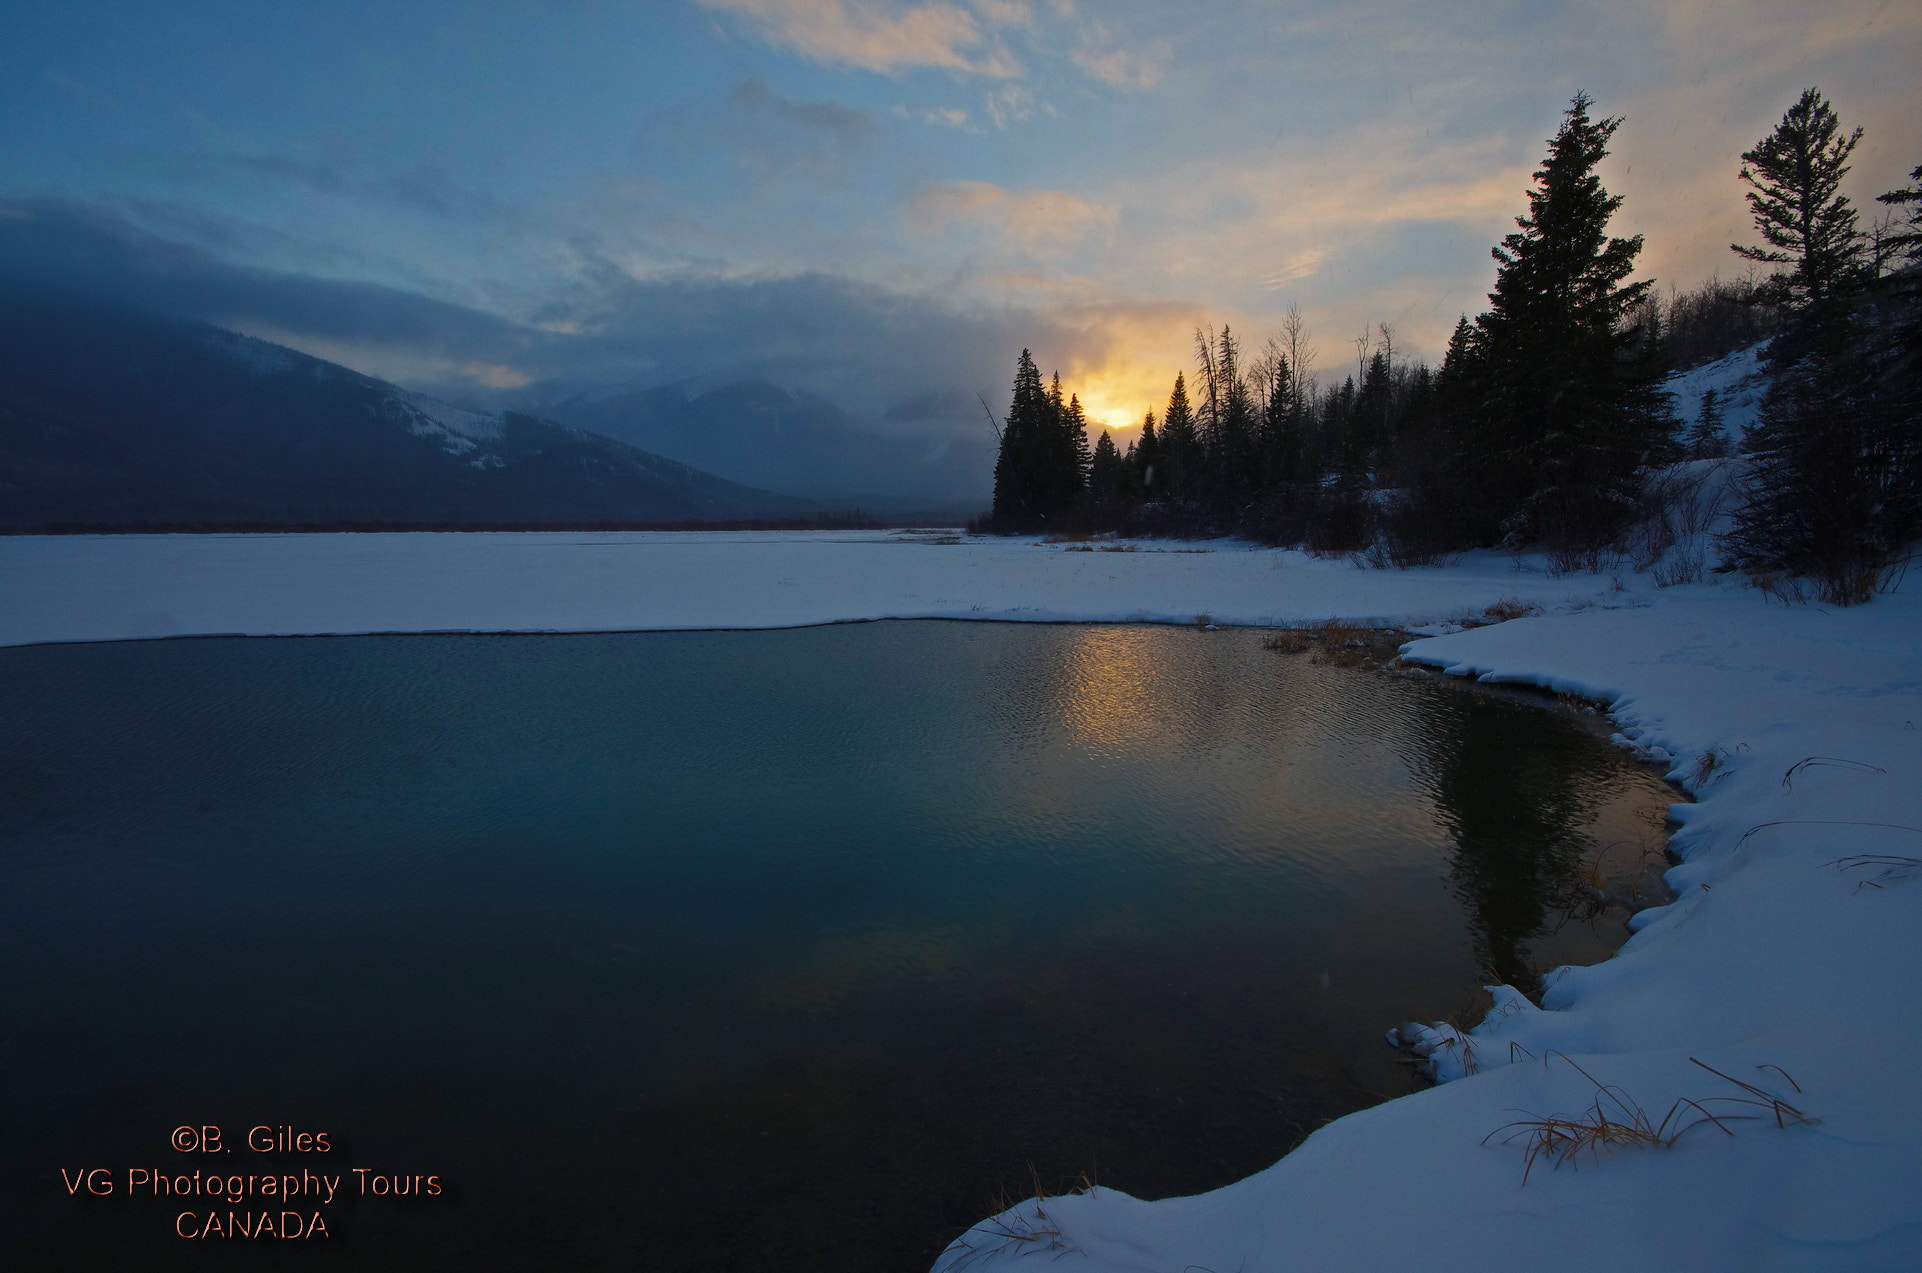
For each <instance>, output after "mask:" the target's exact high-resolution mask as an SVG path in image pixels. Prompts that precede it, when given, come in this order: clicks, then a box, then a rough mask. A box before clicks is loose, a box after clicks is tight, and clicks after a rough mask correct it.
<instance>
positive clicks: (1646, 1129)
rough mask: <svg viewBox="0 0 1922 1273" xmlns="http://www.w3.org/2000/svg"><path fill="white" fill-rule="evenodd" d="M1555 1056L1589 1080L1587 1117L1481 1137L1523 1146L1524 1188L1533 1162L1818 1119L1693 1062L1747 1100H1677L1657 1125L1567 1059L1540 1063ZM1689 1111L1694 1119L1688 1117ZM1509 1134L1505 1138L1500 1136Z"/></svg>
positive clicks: (1527, 1121) (1512, 1126)
mask: <svg viewBox="0 0 1922 1273" xmlns="http://www.w3.org/2000/svg"><path fill="white" fill-rule="evenodd" d="M1556 1057H1561V1059H1562V1060H1563V1061H1564V1062H1565V1063H1567V1065H1568V1066H1569V1068H1570V1069H1573V1070H1574V1071H1575V1072H1576V1073H1577V1074H1579V1075H1581V1076H1582V1077H1583V1078H1585V1079H1587V1080H1588V1081H1589V1082H1590V1083H1591V1084H1593V1085H1594V1087H1595V1100H1594V1103H1593V1104H1591V1105H1590V1106H1589V1107H1588V1110H1587V1112H1586V1113H1583V1114H1579V1115H1576V1116H1574V1117H1563V1116H1561V1115H1554V1116H1551V1117H1547V1118H1540V1117H1529V1118H1523V1119H1517V1120H1516V1121H1515V1122H1512V1123H1509V1124H1507V1125H1505V1126H1502V1127H1497V1128H1496V1129H1495V1130H1494V1131H1492V1132H1490V1133H1488V1135H1487V1136H1484V1137H1483V1138H1482V1143H1483V1144H1484V1145H1485V1144H1487V1143H1488V1142H1489V1141H1490V1140H1493V1139H1494V1138H1495V1137H1497V1136H1501V1140H1502V1143H1503V1144H1504V1145H1512V1144H1514V1143H1515V1142H1516V1141H1521V1142H1522V1143H1523V1145H1524V1147H1525V1148H1526V1151H1527V1156H1526V1158H1525V1160H1524V1162H1523V1165H1522V1183H1523V1184H1524V1185H1526V1184H1527V1183H1528V1177H1529V1173H1530V1172H1532V1171H1534V1170H1535V1163H1536V1161H1537V1160H1539V1159H1542V1158H1546V1159H1548V1161H1549V1165H1550V1167H1551V1168H1559V1167H1560V1166H1561V1165H1562V1164H1563V1163H1568V1162H1574V1161H1575V1160H1576V1159H1578V1158H1579V1157H1580V1156H1581V1155H1582V1153H1583V1152H1584V1151H1586V1152H1588V1153H1591V1154H1596V1155H1599V1154H1600V1153H1601V1151H1602V1150H1604V1149H1613V1148H1627V1147H1654V1148H1657V1149H1668V1148H1671V1147H1673V1146H1674V1144H1675V1142H1676V1141H1678V1140H1680V1139H1681V1138H1682V1137H1683V1136H1684V1135H1685V1134H1687V1133H1688V1132H1690V1131H1693V1130H1694V1129H1695V1128H1697V1127H1700V1126H1702V1124H1704V1123H1708V1124H1711V1125H1713V1126H1714V1127H1715V1128H1716V1129H1718V1130H1719V1131H1721V1132H1722V1133H1723V1134H1724V1135H1727V1136H1733V1135H1734V1134H1735V1133H1734V1132H1733V1131H1731V1130H1729V1127H1728V1124H1729V1123H1733V1122H1743V1121H1749V1120H1753V1119H1758V1118H1773V1119H1774V1120H1775V1125H1776V1126H1777V1127H1788V1126H1790V1125H1792V1124H1804V1123H1813V1122H1815V1121H1816V1120H1815V1119H1813V1118H1811V1117H1809V1116H1808V1115H1807V1114H1805V1113H1803V1112H1802V1111H1801V1110H1800V1109H1797V1108H1796V1107H1795V1106H1794V1105H1792V1104H1790V1103H1789V1102H1788V1101H1787V1100H1785V1099H1783V1098H1782V1097H1780V1096H1777V1095H1775V1094H1774V1093H1773V1092H1770V1091H1767V1090H1765V1089H1763V1088H1761V1087H1759V1086H1757V1085H1756V1084H1754V1083H1748V1082H1744V1081H1743V1080H1741V1079H1738V1078H1736V1077H1735V1076H1734V1075H1732V1074H1724V1073H1722V1071H1720V1070H1718V1069H1716V1068H1715V1067H1714V1066H1712V1065H1709V1064H1707V1063H1706V1062H1703V1061H1698V1060H1696V1059H1695V1058H1694V1057H1690V1058H1689V1060H1690V1061H1691V1062H1693V1063H1694V1064H1696V1065H1699V1066H1701V1067H1702V1068H1703V1069H1705V1070H1707V1071H1708V1072H1709V1073H1710V1074H1713V1075H1714V1076H1715V1077H1716V1078H1719V1079H1722V1080H1723V1081H1725V1082H1728V1083H1732V1084H1734V1085H1735V1086H1736V1087H1737V1088H1739V1089H1741V1091H1742V1092H1744V1093H1746V1095H1742V1096H1705V1097H1703V1098H1702V1099H1701V1100H1696V1099H1694V1098H1693V1097H1689V1096H1683V1097H1678V1098H1677V1099H1676V1101H1675V1103H1674V1104H1673V1105H1671V1106H1669V1108H1668V1113H1666V1114H1664V1115H1663V1116H1662V1118H1661V1121H1660V1122H1656V1121H1654V1119H1653V1118H1652V1117H1651V1116H1650V1115H1649V1113H1648V1111H1647V1110H1645V1109H1643V1108H1642V1106H1641V1105H1640V1104H1638V1103H1637V1102H1636V1101H1635V1099H1634V1098H1633V1097H1631V1096H1629V1094H1628V1093H1627V1092H1624V1091H1623V1090H1622V1089H1621V1088H1619V1087H1616V1086H1614V1085H1612V1084H1607V1083H1603V1082H1601V1081H1600V1080H1599V1079H1597V1078H1596V1077H1595V1076H1594V1075H1592V1074H1590V1073H1589V1072H1588V1071H1587V1070H1584V1069H1583V1068H1582V1067H1581V1066H1579V1065H1577V1064H1575V1062H1574V1061H1572V1060H1569V1058H1568V1057H1567V1056H1564V1055H1563V1054H1562V1053H1560V1052H1551V1053H1550V1054H1549V1055H1548V1057H1547V1058H1546V1059H1544V1060H1543V1062H1542V1064H1544V1065H1546V1064H1547V1063H1548V1061H1550V1060H1553V1059H1554V1058H1556ZM1755 1068H1756V1069H1758V1070H1774V1071H1775V1072H1776V1073H1777V1074H1780V1075H1781V1076H1782V1078H1783V1079H1784V1080H1786V1081H1787V1083H1788V1085H1789V1086H1790V1087H1792V1088H1794V1089H1795V1091H1796V1093H1797V1094H1798V1095H1799V1094H1800V1093H1801V1091H1802V1085H1801V1084H1799V1083H1797V1082H1796V1081H1795V1080H1794V1079H1793V1078H1791V1077H1790V1076H1789V1073H1788V1071H1786V1070H1784V1069H1782V1067H1780V1066H1779V1065H1758V1066H1756V1067H1755ZM1711 1105H1715V1106H1721V1107H1728V1106H1733V1107H1735V1108H1734V1109H1727V1108H1723V1109H1721V1110H1720V1112H1717V1111H1712V1110H1710V1109H1709V1108H1708V1107H1709V1106H1711ZM1750 1109H1753V1110H1756V1111H1758V1112H1756V1113H1747V1112H1745V1111H1746V1110H1750ZM1689 1111H1693V1113H1694V1117H1692V1118H1691V1117H1689ZM1503 1132H1507V1133H1508V1134H1507V1135H1506V1136H1502V1133H1503Z"/></svg>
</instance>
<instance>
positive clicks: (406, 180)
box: [0, 0, 1922, 428]
mask: <svg viewBox="0 0 1922 1273" xmlns="http://www.w3.org/2000/svg"><path fill="white" fill-rule="evenodd" d="M5 8H6V13H5V27H6V29H7V31H8V36H7V39H6V40H5V41H4V43H0V116H3V117H4V118H5V119H6V121H7V126H6V128H5V129H4V130H0V237H3V236H4V235H11V236H12V237H13V240H14V242H13V246H12V247H11V248H8V247H6V246H5V245H4V244H3V243H0V254H3V253H6V252H8V251H11V252H12V253H13V255H14V257H16V258H17V257H19V256H21V255H22V254H26V255H29V256H32V257H33V258H34V259H35V260H36V261H38V262H40V263H41V264H42V265H43V266H44V267H45V268H46V269H50V270H53V269H70V270H73V271H75V272H77V273H78V274H81V275H85V276H86V277H89V278H92V279H94V280H95V281H96V282H98V283H99V284H100V285H102V286H124V287H127V288H129V289H131V290H133V291H134V292H136V293H137V294H139V295H140V296H142V297H143V298H146V299H150V300H154V301H155V302H156V303H163V304H171V305H173V306H175V307H176V308H180V309H182V310H183V311H186V312H193V313H196V314H199V315H200V316H203V317H207V318H209V319H212V320H213V321H217V322H223V323H225V324H227V325H230V326H236V327H240V328H242V329H244V330H248V331H252V332H255V333H256V334H261V335H266V336H270V337H273V338H276V339H281V340H284V341H286V342H287V343H290V344H294V345H297V346H299V347H301V348H305V349H308V350H310V351H312V352H315V353H319V354H322V355H323V356H328V357H333V358H336V359H338V360H340V361H343V362H347V363H349V364H350V365H353V366H357V367H360V368H362V369H364V370H368V371H372V372H375V373H376V374H382V375H387V376H390V377H395V378H400V379H404V380H407V381H409V382H412V383H431V384H436V385H439V386H442V387H444V388H446V389H448V390H450V391H454V392H469V393H471V394H475V395H480V394H483V393H485V392H486V391H487V390H488V389H489V388H490V387H491V388H493V389H507V390H518V391H520V392H539V391H540V386H541V385H542V384H544V383H547V382H550V381H551V382H553V383H556V384H558V385H560V386H563V387H579V386H585V385H607V384H615V383H634V384H648V383H659V382H664V381H668V380H673V379H678V378H681V377H685V376H693V375H703V376H713V375H732V374H737V373H738V374H749V373H753V374H765V375H767V376H769V377H770V378H772V379H775V380H776V381H777V382H781V383H785V384H788V385H790V386H792V387H805V388H810V389H813V390H815V391H817V392H821V393H823V394H825V395H827V396H829V397H830V398H833V399H834V400H836V401H837V402H839V403H841V404H842V405H843V406H845V407H846V408H848V409H849V410H850V411H852V412H854V413H855V414H856V415H857V416H860V417H862V418H867V419H875V420H879V419H881V418H883V417H884V416H885V415H886V413H887V412H888V411H889V409H890V408H896V410H895V412H894V417H895V419H896V420H897V421H899V420H902V419H906V418H910V417H916V413H915V412H914V411H905V412H904V411H902V410H900V409H899V408H900V407H901V405H902V404H903V403H910V402H926V401H935V400H938V399H939V398H940V395H942V394H944V393H945V394H946V395H947V400H948V401H950V402H953V403H958V404H964V405H972V396H971V395H972V394H973V393H974V392H975V391H977V390H979V391H983V392H987V393H990V394H1005V391H1006V381H1007V380H1008V378H1009V374H1010V372H1011V369H1012V364H1013V358H1014V354H1015V353H1016V352H1017V351H1018V350H1019V348H1020V347H1021V346H1022V345H1024V344H1031V345H1033V346H1034V347H1035V349H1036V353H1037V355H1038V356H1039V357H1040V359H1041V361H1042V363H1043V365H1044V366H1049V367H1054V366H1059V367H1060V368H1061V369H1062V371H1063V372H1064V373H1065V374H1066V376H1067V378H1068V379H1069V381H1070V382H1071V383H1072V384H1074V385H1076V386H1078V387H1080V388H1081V389H1082V391H1083V393H1084V396H1085V397H1087V398H1088V399H1089V400H1090V402H1091V404H1092V405H1093V406H1094V407H1095V408H1096V413H1097V414H1098V415H1099V416H1101V417H1102V418H1105V419H1109V420H1112V421H1114V422H1116V423H1119V422H1121V421H1123V420H1132V419H1134V418H1137V417H1138V416H1139V413H1140V411H1141V410H1142V409H1144V408H1145V407H1147V406H1148V405H1150V403H1151V402H1152V401H1153V400H1154V399H1155V397H1156V395H1158V394H1159V395H1165V393H1166V385H1167V382H1168V381H1169V380H1170V379H1172V376H1173V373H1174V371H1175V370H1176V369H1177V368H1178V367H1179V366H1181V365H1182V364H1183V362H1184V361H1185V351H1186V349H1187V347H1188V345H1189V343H1190V341H1191V337H1192V331H1193V328H1194V326H1195V325H1196V324H1197V323H1220V322H1230V323H1232V324H1234V325H1235V327H1236V328H1237V330H1239V331H1241V332H1242V333H1243V334H1244V336H1245V337H1247V338H1248V339H1250V340H1251V341H1255V342H1258V341H1259V340H1260V339H1261V338H1262V337H1263V336H1265V335H1266V334H1267V333H1268V332H1270V331H1271V330H1272V329H1273V328H1274V326H1275V324H1276V323H1277V322H1278V321H1279V319H1280V317H1281V315H1282V314H1283V313H1284V312H1285V311H1286V309H1287V307H1288V306H1289V305H1291V304H1293V305H1298V306H1299V307H1300V309H1301V311H1302V313H1303V315H1304V316H1305V318H1306V319H1307V321H1308V323H1309V325H1310V327H1311V329H1312V331H1313V333H1314V335H1315V338H1316V344H1317V345H1318V346H1319V348H1320V349H1321V360H1320V361H1321V363H1322V366H1323V369H1324V372H1325V373H1326V374H1340V368H1341V367H1343V366H1345V365H1347V363H1348V360H1349V359H1350V357H1351V356H1352V351H1353V345H1352V338H1353V336H1354V334H1355V333H1356V332H1357V331H1359V330H1360V329H1361V328H1362V327H1363V326H1364V325H1366V324H1370V323H1374V322H1380V321H1387V322H1390V323H1392V324H1394V326H1395V328H1396V330H1397V333H1398V345H1399V347H1400V348H1402V349H1404V350H1406V351H1409V352H1410V353H1413V354H1417V355H1423V356H1427V357H1430V358H1431V359H1432V358H1433V357H1435V356H1436V355H1437V354H1438V353H1439V349H1440V345H1441V342H1442V340H1443V339H1444V338H1445V336H1446V333H1447V330H1448V328H1449V327H1450V326H1452V324H1453V322H1454V319H1455V316H1456V315H1457V314H1459V313H1461V312H1463V311H1467V312H1471V313H1472V312H1474V311H1475V310H1476V309H1478V308H1479V307H1480V306H1481V304H1482V303H1483V294H1484V293H1485V292H1486V290H1487V288H1488V286H1489V283H1490V281H1491V279H1492V271H1493V265H1492V262H1491V261H1490V260H1489V257H1488V248H1489V247H1490V245H1492V244H1493V243H1494V242H1495V241H1496V240H1497V239H1498V238H1499V237H1500V236H1501V235H1502V234H1503V233H1504V232H1506V230H1507V229H1509V228H1510V226H1511V224H1512V219H1513V217H1514V216H1515V215H1516V214H1517V213H1518V212H1520V211H1521V210H1522V208H1523V206H1524V190H1525V188H1526V186H1527V183H1528V176H1529V173H1530V171H1531V170H1532V168H1533V167H1534V165H1535V163H1536V161H1537V160H1538V159H1539V157H1540V155H1541V152H1542V144H1543V140H1544V139H1545V138H1546V137H1547V136H1548V135H1549V134H1550V133H1551V132H1552V131H1553V130H1554V127H1555V124H1556V120H1557V117H1558V115H1559V113H1560V111H1561V110H1562V108H1563V107H1564V106H1566V104H1567V101H1568V98H1569V97H1570V96H1571V95H1572V94H1573V93H1574V92H1575V91H1576V90H1578V89H1585V90H1587V91H1588V92H1589V93H1591V94H1592V95H1593V96H1594V98H1595V99H1596V104H1597V109H1598V110H1600V111H1602V112H1605V113H1610V114H1621V115H1624V116H1626V117H1627V122H1626V123H1625V124H1624V125H1623V127H1622V129H1621V131H1620V132H1619V133H1618V135H1617V139H1616V145H1615V154H1614V155H1613V156H1612V157H1611V158H1610V160H1609V161H1607V172H1606V177H1607V180H1608V183H1609V185H1610V187H1611V189H1613V190H1615V191H1616V192H1618V193H1621V194H1623V195H1624V196H1626V199H1627V202H1626V204H1625V206H1624V208H1623V212H1622V214H1621V216H1620V218H1619V219H1618V227H1617V228H1618V232H1623V233H1644V234H1646V235H1647V249H1646V250H1645V253H1644V256H1643V262H1644V265H1645V273H1646V274H1651V275H1654V276H1655V277H1657V278H1658V279H1659V280H1661V281H1662V282H1663V283H1664V284H1668V283H1674V284H1679V285H1682V286H1688V285H1691V284H1693V283H1695V282H1698V281H1700V280H1701V279H1702V278H1705V277H1706V276H1707V275H1708V274H1709V273H1710V272H1712V271H1715V270H1720V271H1721V272H1723V273H1724V274H1734V273H1737V272H1739V268H1740V266H1739V262H1737V261H1736V260H1735V259H1734V258H1733V256H1732V255H1731V254H1730V253H1729V252H1728V250H1727V245H1728V243H1729V242H1730V241H1731V240H1732V239H1738V238H1739V239H1744V240H1747V239H1749V238H1750V237H1751V235H1750V234H1749V231H1748V225H1747V218H1746V215H1745V212H1744V209H1743V205H1742V199H1741V188H1740V187H1739V185H1738V184H1737V183H1736V180H1735V171H1736V168H1737V167H1738V165H1739V160H1738V159H1737V156H1738V155H1739V153H1740V151H1741V150H1742V149H1743V148H1745V147H1747V146H1749V145H1751V144H1753V142H1754V141H1756V140H1757V139H1759V138H1760V137H1761V136H1762V135H1763V134H1764V133H1766V132H1767V130H1768V129H1769V128H1770V127H1771V126H1772V124H1773V123H1774V121H1775V120H1776V119H1777V118H1779V117H1780V115H1781V113H1782V111H1783V110H1784V109H1786V108H1787V106H1788V105H1789V104H1790V103H1791V102H1792V101H1793V100H1794V97H1795V95H1796V94H1797V93H1798V92H1799V91H1800V90H1801V89H1802V88H1803V87H1804V86H1806V85H1807V84H1811V83H1812V84H1817V85H1820V86H1821V87H1822V88H1823V89H1824V90H1825V91H1826V92H1827V93H1828V94H1829V96H1830V97H1831V99H1832V100H1833V101H1834V102H1835V104H1836V107H1837V109H1838V110H1839V112H1840V113H1841V115H1842V117H1843V119H1844V121H1845V122H1846V123H1847V124H1849V125H1854V124H1861V125H1863V126H1864V127H1865V128H1866V130H1867V138H1866V140H1865V142H1864V145H1863V147H1862V149H1861V150H1860V151H1859V152H1858V158H1857V163H1856V171H1855V174H1854V176H1853V177H1852V179H1851V187H1850V188H1851V191H1852V192H1853V193H1854V194H1855V196H1856V198H1857V200H1858V202H1860V203H1864V204H1868V200H1869V198H1870V197H1871V196H1872V195H1873V194H1875V193H1877V192H1878V191H1880V190H1885V189H1888V188H1889V187H1891V186H1893V185H1896V184H1899V183H1900V182H1901V180H1902V178H1903V176H1904V174H1906V173H1907V171H1908V170H1909V169H1910V168H1911V167H1913V166H1914V165H1915V164H1917V163H1918V162H1922V133H1918V126H1917V124H1916V122H1915V121H1917V120H1918V119H1922V111H1918V107H1919V106H1922V87H1919V85H1922V76H1918V75H1917V74H1916V72H1915V68H1916V67H1917V66H1918V65H1922V9H1918V7H1917V6H1914V5H1912V4H1907V3H1882V2H1879V0H1860V2H1858V0H1833V2H1831V3H1825V4H1822V5H1819V6H1818V5H1810V4H1807V3H1776V2H1758V0H1731V2H1729V3H1701V2H1699V0H1697V2H1694V3H1687V2H1684V3H1666V4H1663V3H1635V2H1628V3H1607V4H1602V3H1590V4H1553V3H1493V2H1491V3H1479V2H1475V0H1470V2H1467V3H1460V4H1436V3H1416V2H1412V0H1411V2H1407V3H1396V2H1393V0H1388V2H1383V0H1353V2H1350V3H1342V4H1336V3H1323V2H1321V0H1304V2H1302V3H1285V4H1278V3H1270V4H1257V3H1243V2H1240V0H1203V2H1202V3H1195V4H1189V5H1171V4H1167V3H1136V2H1133V0H1115V2H1113V3H1093V2H1091V0H1074V2H1072V3H1070V2H1069V0H658V2H654V3H624V4H616V3H603V2H599V0H547V2H545V3H540V2H531V0H530V2H528V3H519V4H514V3H484V2H482V3H461V4H455V3H405V2H398V0H396V2H390V3H385V4H379V5H374V4H365V3H358V2H356V0H330V2H328V3H271V2H265V0H254V2H252V3H245V4H240V3H224V2H221V0H202V2H200V3H196V4H193V5H190V6H183V5H179V4H158V3H87V2H85V0H76V2H75V3H70V4H64V5H37V4H26V3H21V2H20V0H10V2H9V3H7V4H6V6H5ZM1868 206H1869V207H1870V208H1874V207H1875V205H1873V204H1868ZM1877 210H1879V209H1877ZM22 236H25V237H22ZM23 245H24V246H23ZM48 262H53V264H47V263H48ZM931 395H932V397H931ZM975 413H976V414H978V408H975ZM950 414H951V415H952V416H953V417H954V419H953V420H952V421H950V424H952V426H953V427H963V425H962V424H961V423H960V421H961V417H962V416H963V414H964V412H963V410H962V407H961V406H956V407H954V409H953V411H952V412H951V413H950ZM943 418H944V417H943V416H942V413H941V412H940V411H934V412H933V413H932V414H930V413H928V412H926V411H923V412H921V413H920V415H919V417H918V419H919V420H920V421H921V422H920V423H918V424H915V425H914V427H922V428H936V427H946V426H944V425H943V424H942V420H943ZM974 425H978V421H974V422H973V423H972V424H970V425H968V426H967V427H974ZM900 427H904V428H905V427H909V426H908V425H906V424H902V425H901V426H900Z"/></svg>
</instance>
